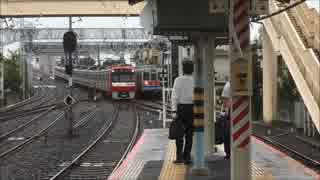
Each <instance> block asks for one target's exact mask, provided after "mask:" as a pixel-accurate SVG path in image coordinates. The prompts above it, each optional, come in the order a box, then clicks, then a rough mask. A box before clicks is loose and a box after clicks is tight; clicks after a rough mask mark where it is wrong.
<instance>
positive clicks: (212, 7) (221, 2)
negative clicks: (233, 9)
mask: <svg viewBox="0 0 320 180" xmlns="http://www.w3.org/2000/svg"><path fill="white" fill-rule="evenodd" d="M227 10H228V0H209V13H210V14H218V13H226V12H227Z"/></svg>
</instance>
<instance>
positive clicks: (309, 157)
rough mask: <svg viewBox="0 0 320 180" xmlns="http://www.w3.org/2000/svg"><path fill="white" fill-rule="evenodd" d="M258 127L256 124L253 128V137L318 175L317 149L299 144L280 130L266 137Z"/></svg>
mask: <svg viewBox="0 0 320 180" xmlns="http://www.w3.org/2000/svg"><path fill="white" fill-rule="evenodd" d="M258 126H259V125H257V124H256V125H255V128H257V129H256V131H255V132H254V133H253V136H254V137H256V138H258V139H260V140H262V141H264V142H266V143H267V144H269V145H271V146H274V147H276V148H277V149H279V150H280V151H282V152H284V153H286V154H288V155H289V156H290V157H292V158H294V159H296V160H298V161H299V162H301V163H303V164H304V165H306V166H307V167H310V168H312V169H314V170H315V171H317V172H318V173H320V151H319V149H315V148H314V147H312V145H310V144H307V143H303V142H299V140H298V139H297V137H296V136H295V135H294V134H293V133H291V132H289V131H288V132H286V131H284V130H281V129H274V130H273V133H272V135H267V134H264V133H263V128H261V127H260V128H259V127H258ZM260 126H262V125H260ZM258 128H259V130H258ZM258 131H260V132H258Z"/></svg>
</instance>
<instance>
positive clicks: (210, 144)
mask: <svg viewBox="0 0 320 180" xmlns="http://www.w3.org/2000/svg"><path fill="white" fill-rule="evenodd" d="M214 41H215V37H211V36H210V37H209V39H208V46H207V48H206V49H205V52H206V58H205V61H204V69H205V72H206V74H205V80H206V82H207V83H204V86H205V89H204V94H205V95H204V97H205V103H204V108H205V113H204V117H205V119H204V133H205V153H206V155H210V154H212V153H214V144H215V138H214V136H215V129H214V121H215V101H214V96H215V91H214V82H215V79H214V58H215V57H214V56H215V42H214Z"/></svg>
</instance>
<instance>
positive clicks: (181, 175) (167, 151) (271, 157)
mask: <svg viewBox="0 0 320 180" xmlns="http://www.w3.org/2000/svg"><path fill="white" fill-rule="evenodd" d="M251 142H252V146H251V148H252V151H251V154H252V157H251V159H252V163H251V164H252V179H254V180H320V175H319V174H317V173H315V172H314V171H312V170H310V169H308V168H307V167H305V166H303V165H302V164H300V163H299V162H297V161H295V160H293V159H291V158H290V157H288V156H287V155H286V154H283V153H281V152H280V151H278V150H277V149H275V148H272V147H270V146H269V145H267V144H265V143H263V142H262V141H260V140H258V139H256V138H252V139H251ZM175 149H176V148H175V142H174V141H172V140H169V139H168V129H146V130H144V133H143V134H142V136H141V137H140V139H139V141H138V142H137V144H136V145H135V147H134V148H133V150H132V151H131V152H130V153H129V155H128V156H127V158H126V160H125V161H124V162H123V163H122V165H121V166H120V167H119V168H118V170H117V171H116V172H114V173H113V174H112V175H111V176H110V177H109V178H108V179H109V180H209V179H218V180H229V179H230V161H229V160H225V159H224V151H223V146H221V145H220V146H218V152H217V153H215V154H212V155H210V156H208V157H206V160H207V161H206V165H207V167H208V170H209V174H208V175H207V176H199V175H195V174H192V173H191V166H186V165H184V164H179V165H176V164H173V163H172V162H173V161H174V160H175Z"/></svg>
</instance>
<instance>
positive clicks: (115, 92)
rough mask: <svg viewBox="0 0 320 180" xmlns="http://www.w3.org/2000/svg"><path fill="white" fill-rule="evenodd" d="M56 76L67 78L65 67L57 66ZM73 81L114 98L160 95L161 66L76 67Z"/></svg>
mask: <svg viewBox="0 0 320 180" xmlns="http://www.w3.org/2000/svg"><path fill="white" fill-rule="evenodd" d="M55 77H58V78H62V79H65V80H67V79H68V75H67V74H65V69H64V67H60V66H57V67H56V68H55ZM72 80H73V83H75V84H79V85H82V86H86V87H92V88H95V89H97V90H98V91H102V92H103V93H104V95H106V96H108V97H111V98H112V99H115V100H116V99H135V97H136V94H138V95H139V96H144V95H152V96H160V95H161V92H162V87H161V82H160V68H159V67H157V66H150V65H149V66H148V65H147V66H139V67H133V66H131V65H115V66H110V67H108V68H107V69H106V70H81V69H74V70H73V73H72Z"/></svg>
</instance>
